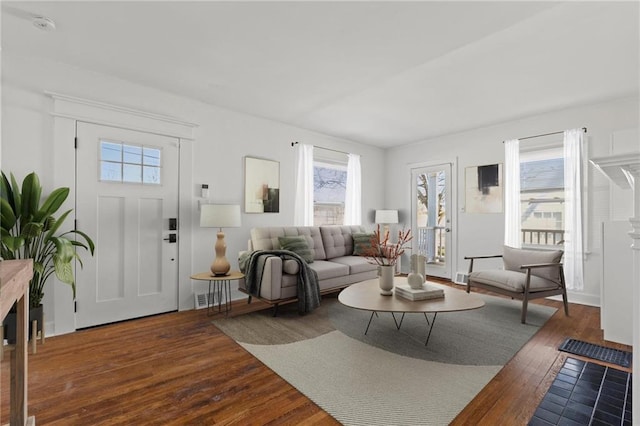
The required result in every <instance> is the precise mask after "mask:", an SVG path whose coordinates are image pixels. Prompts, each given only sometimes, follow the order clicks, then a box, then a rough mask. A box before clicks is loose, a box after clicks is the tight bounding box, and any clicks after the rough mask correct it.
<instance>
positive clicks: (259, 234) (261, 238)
mask: <svg viewBox="0 0 640 426" xmlns="http://www.w3.org/2000/svg"><path fill="white" fill-rule="evenodd" d="M297 235H304V237H305V238H306V239H307V243H308V244H309V248H310V249H311V250H312V251H313V259H314V260H318V259H326V255H325V252H324V247H323V245H322V237H321V235H320V228H319V227H317V226H290V227H281V226H278V227H268V228H253V229H252V230H251V245H252V249H253V250H278V249H280V243H279V242H278V237H290V236H297Z"/></svg>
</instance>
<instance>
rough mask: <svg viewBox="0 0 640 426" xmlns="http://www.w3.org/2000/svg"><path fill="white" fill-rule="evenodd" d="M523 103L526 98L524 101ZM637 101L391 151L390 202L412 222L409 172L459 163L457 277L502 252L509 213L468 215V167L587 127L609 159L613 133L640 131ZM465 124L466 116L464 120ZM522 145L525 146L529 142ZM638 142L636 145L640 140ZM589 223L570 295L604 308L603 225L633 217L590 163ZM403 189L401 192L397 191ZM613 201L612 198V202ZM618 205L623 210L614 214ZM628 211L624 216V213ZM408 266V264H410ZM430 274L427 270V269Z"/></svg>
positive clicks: (596, 149) (594, 152) (592, 143)
mask: <svg viewBox="0 0 640 426" xmlns="http://www.w3.org/2000/svg"><path fill="white" fill-rule="evenodd" d="M523 101H524V100H523ZM638 114H639V111H638V97H631V98H624V99H618V100H611V101H607V102H603V103H599V104H595V105H585V106H582V107H577V108H570V109H565V110H560V111H553V112H548V113H544V114H540V115H536V116H532V117H526V118H522V119H519V120H514V121H511V122H507V123H501V124H497V125H493V126H490V127H484V128H479V129H473V130H469V131H465V132H462V133H457V134H453V135H448V136H443V137H439V138H434V139H431V140H426V141H422V142H419V143H416V144H412V145H409V146H404V147H399V148H394V149H390V150H388V152H387V159H386V163H385V171H386V194H387V197H386V204H387V206H395V207H397V208H400V209H402V210H403V213H404V215H405V217H406V218H407V220H406V222H407V223H408V222H409V221H410V206H411V200H410V191H409V188H410V168H411V164H416V163H425V162H426V163H433V164H437V163H443V162H453V161H457V166H458V167H457V171H454V173H457V177H458V179H457V181H458V182H459V185H458V188H457V191H456V201H457V206H458V208H457V211H456V212H455V214H456V215H457V223H458V228H457V233H456V236H457V253H454V255H453V258H454V273H455V271H456V270H458V271H466V270H467V269H468V266H469V265H468V262H467V261H465V260H464V256H472V255H481V254H498V253H500V252H501V248H502V244H503V239H504V214H468V213H465V212H464V211H462V209H463V208H464V172H465V168H466V167H469V166H477V165H483V164H495V163H504V145H503V143H502V141H503V140H506V139H513V138H520V137H526V136H530V135H537V134H544V133H549V132H554V131H560V130H565V129H570V128H579V127H587V128H588V133H587V139H586V140H587V142H588V149H589V155H590V157H596V156H603V155H608V154H609V153H610V151H611V150H612V145H613V144H612V142H611V139H612V134H614V132H616V133H618V132H620V131H622V130H625V129H632V128H635V129H637V128H638ZM460 119H461V120H464V117H461V118H460ZM526 143H527V141H523V142H522V144H526ZM636 143H637V142H636ZM587 179H588V188H587V190H586V195H587V199H588V205H587V207H586V210H587V220H588V222H587V224H586V230H587V232H588V241H589V250H590V254H589V255H588V256H587V259H586V263H585V281H586V282H585V288H584V291H582V292H581V293H580V294H578V293H570V295H569V300H570V301H573V302H580V303H586V304H594V305H599V301H600V285H601V282H600V281H601V274H600V271H601V262H602V257H601V249H600V247H601V241H600V229H601V228H600V226H601V225H600V224H601V222H602V221H605V220H610V219H611V217H612V216H613V215H614V214H615V215H617V216H618V217H619V216H623V217H624V216H626V217H631V216H632V215H633V212H632V209H631V206H630V204H629V203H625V202H624V199H625V198H629V197H631V196H632V194H631V192H630V191H631V190H628V191H627V193H625V192H621V191H612V190H611V185H610V184H609V181H608V180H607V179H606V178H605V177H604V176H602V175H601V173H600V172H598V171H597V170H595V169H594V168H593V166H591V165H589V169H588V171H587ZM398 189H400V190H398ZM612 198H613V199H612ZM614 203H618V204H616V205H617V206H619V207H618V208H617V209H616V210H615V211H614V210H612V207H611V206H612V205H614ZM621 208H622V209H625V211H624V212H621V211H619V209H621ZM405 263H406V262H405ZM427 273H428V271H427Z"/></svg>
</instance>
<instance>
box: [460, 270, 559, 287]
mask: <svg viewBox="0 0 640 426" xmlns="http://www.w3.org/2000/svg"><path fill="white" fill-rule="evenodd" d="M526 279H527V274H526V273H523V272H516V271H511V270H502V269H488V270H484V271H474V272H471V274H469V281H472V282H477V283H480V284H485V285H490V286H492V287H498V288H502V289H504V290H509V291H515V292H518V293H524V285H525V281H526ZM557 288H558V284H557V283H554V282H553V281H549V280H547V279H545V278H541V277H538V276H535V275H531V281H530V282H529V292H531V293H535V292H536V291H543V290H554V289H557Z"/></svg>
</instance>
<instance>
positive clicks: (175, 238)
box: [164, 234, 178, 243]
mask: <svg viewBox="0 0 640 426" xmlns="http://www.w3.org/2000/svg"><path fill="white" fill-rule="evenodd" d="M164 240H165V241H169V242H170V243H175V242H176V241H178V237H177V236H176V234H169V236H168V237H167V238H165V239H164Z"/></svg>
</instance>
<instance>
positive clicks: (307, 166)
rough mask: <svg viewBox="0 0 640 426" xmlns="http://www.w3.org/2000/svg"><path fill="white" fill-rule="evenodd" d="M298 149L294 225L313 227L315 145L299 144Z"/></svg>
mask: <svg viewBox="0 0 640 426" xmlns="http://www.w3.org/2000/svg"><path fill="white" fill-rule="evenodd" d="M297 149H298V157H297V161H296V170H297V172H296V194H295V202H294V212H293V224H294V225H295V226H313V145H304V144H298V145H297Z"/></svg>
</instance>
